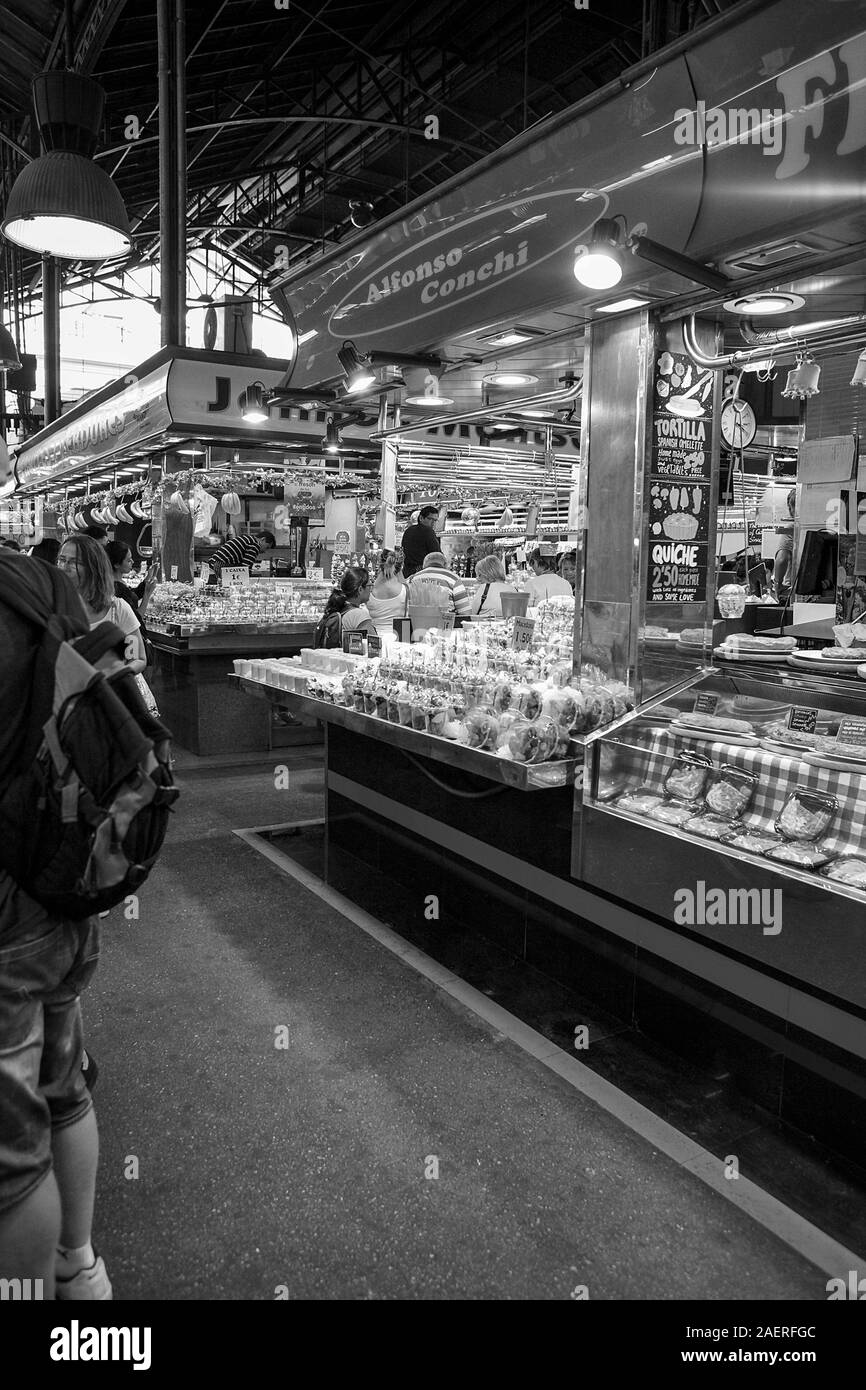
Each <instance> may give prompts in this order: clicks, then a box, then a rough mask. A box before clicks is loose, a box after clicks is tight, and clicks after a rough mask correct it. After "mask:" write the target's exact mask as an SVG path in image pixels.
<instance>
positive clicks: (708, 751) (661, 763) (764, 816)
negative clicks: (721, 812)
mask: <svg viewBox="0 0 866 1390" xmlns="http://www.w3.org/2000/svg"><path fill="white" fill-rule="evenodd" d="M608 747H610V745H608ZM627 749H628V751H627V753H626V748H625V747H624V746H623V744H620V752H619V754H618V756H617V759H616V760H617V763H618V765H619V767H620V768H622V769H623V771H626V772H627V773H628V790H629V791H636V790H637V789H638V788H643V789H646V790H647V791H653V792H657V793H661V792H662V791H663V783H664V779H665V776H666V775H667V773H668V772H669V771H670V769H671V767H672V765H673V762H674V759H675V758H676V757H677V755H678V754H680V753H682V752H685V751H687V750H688V751H691V752H695V753H700V754H702V755H703V756H704V757H707V758H709V760H710V761H711V762H712V763H713V765H714V766H715V767H722V766H723V765H725V764H727V766H728V767H736V768H739V769H741V770H742V771H743V772H750V773H754V774H756V775H757V778H758V783H757V787H756V789H755V794H754V796H753V798H752V801H751V804H750V806H749V808H748V810H747V811H746V813H745V815H744V816H743V817H742V821H741V822H740V824H742V825H743V826H745V827H747V828H748V829H750V830H760V831H763V832H765V833H769V834H772V833H774V823H775V821H776V820H777V819H778V817H779V813H780V811H781V810H782V807H783V806H784V804H785V802H786V800H787V799H788V797H789V796H790V795H791V793H792V792H793V791H795V790H796V789H797V787H802V788H803V789H804V790H805V791H810V792H825V793H827V792H829V793H830V795H831V796H835V798H836V802H837V806H838V809H837V811H836V814H835V816H834V818H833V820H832V821H831V823H830V827H829V829H828V832H827V834H826V835H824V836H822V837H821V839H820V843H821V844H822V845H826V847H827V849H828V850H833V851H834V853H844V852H850V851H852V850H859V851H861V852H864V851H866V770H864V772H862V773H861V772H837V771H834V770H833V769H831V768H827V767H813V766H812V765H811V764H810V763H804V762H801V761H800V760H799V758H787V757H781V756H779V755H778V754H776V753H770V752H769V751H768V750H767V749H766V748H754V747H744V746H737V745H734V744H729V743H722V742H718V743H703V742H700V743H699V742H698V741H697V740H695V739H691V738H684V737H683V736H682V735H681V734H678V733H674V732H672V731H671V730H669V729H658V730H651V729H647V730H636V731H633V732H632V734H631V735H630V738H629V743H628V746H627ZM628 755H631V756H630V757H629V756H628Z"/></svg>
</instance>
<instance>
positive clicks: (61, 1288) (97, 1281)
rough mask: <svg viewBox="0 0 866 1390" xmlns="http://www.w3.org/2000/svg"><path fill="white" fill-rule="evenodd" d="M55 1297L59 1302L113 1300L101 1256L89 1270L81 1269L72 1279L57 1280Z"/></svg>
mask: <svg viewBox="0 0 866 1390" xmlns="http://www.w3.org/2000/svg"><path fill="white" fill-rule="evenodd" d="M55 1284H56V1291H55V1297H56V1298H57V1299H58V1301H59V1302H61V1303H63V1302H67V1301H70V1302H71V1301H72V1300H73V1299H74V1300H79V1299H80V1300H84V1299H103V1300H105V1299H113V1298H114V1294H113V1293H112V1291H111V1283H110V1282H109V1278H108V1271H107V1269H106V1268H105V1261H104V1259H103V1258H102V1256H101V1255H98V1256H97V1258H96V1263H95V1264H92V1265H91V1266H90V1268H89V1269H80V1270H79V1271H78V1273H77V1274H73V1276H72V1278H71V1279H60V1278H58V1279H56V1280H55Z"/></svg>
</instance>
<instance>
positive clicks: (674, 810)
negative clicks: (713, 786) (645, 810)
mask: <svg viewBox="0 0 866 1390" xmlns="http://www.w3.org/2000/svg"><path fill="white" fill-rule="evenodd" d="M693 815H694V807H692V806H681V805H678V803H677V802H675V801H663V802H662V804H661V805H660V806H656V807H655V808H654V809H653V810H652V811H650V816H651V817H652V819H653V820H659V821H663V822H664V824H666V825H685V823H686V821H687V820H691V818H692V816H693Z"/></svg>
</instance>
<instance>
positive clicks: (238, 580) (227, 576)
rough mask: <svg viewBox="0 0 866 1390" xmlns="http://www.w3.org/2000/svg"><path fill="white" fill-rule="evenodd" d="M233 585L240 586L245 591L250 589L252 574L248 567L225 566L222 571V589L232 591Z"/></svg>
mask: <svg viewBox="0 0 866 1390" xmlns="http://www.w3.org/2000/svg"><path fill="white" fill-rule="evenodd" d="M233 584H240V585H241V587H242V588H245V589H248V588H249V584H250V572H249V570H248V569H247V567H246V565H225V566H224V567H223V568H222V569H221V570H220V585H221V587H222V588H223V589H230V588H231V587H232V585H233Z"/></svg>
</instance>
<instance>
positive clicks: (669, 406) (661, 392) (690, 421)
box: [646, 351, 714, 603]
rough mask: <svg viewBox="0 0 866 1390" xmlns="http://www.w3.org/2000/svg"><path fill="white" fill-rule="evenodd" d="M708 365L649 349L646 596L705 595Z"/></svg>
mask: <svg viewBox="0 0 866 1390" xmlns="http://www.w3.org/2000/svg"><path fill="white" fill-rule="evenodd" d="M713 384H714V374H713V372H712V371H701V369H700V368H699V367H696V366H695V364H694V363H693V362H692V361H691V359H690V358H688V357H686V356H684V355H682V354H680V353H673V352H668V351H664V352H660V353H658V355H657V357H656V364H655V375H654V381H653V421H652V445H651V448H652V452H651V457H650V479H649V511H648V526H649V563H648V565H647V584H646V597H647V599H648V601H650V602H655V603H706V599H707V565H708V555H707V542H708V537H709V524H710V508H711V506H712V497H711V491H710V484H711V479H712V473H711V440H712V423H713V422H712V408H713Z"/></svg>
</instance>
